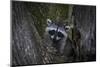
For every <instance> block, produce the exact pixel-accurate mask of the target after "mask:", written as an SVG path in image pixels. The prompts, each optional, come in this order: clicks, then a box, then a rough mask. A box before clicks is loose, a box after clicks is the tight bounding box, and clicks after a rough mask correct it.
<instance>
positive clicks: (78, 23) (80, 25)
mask: <svg viewBox="0 0 100 67" xmlns="http://www.w3.org/2000/svg"><path fill="white" fill-rule="evenodd" d="M73 16H74V31H73V34H74V35H73V38H74V42H75V41H76V42H75V44H76V45H77V46H79V55H80V60H81V61H91V60H92V61H93V60H94V61H95V60H96V7H95V6H79V5H75V6H74V8H73ZM76 33H77V34H76Z"/></svg>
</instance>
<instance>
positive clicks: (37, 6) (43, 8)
mask: <svg viewBox="0 0 100 67" xmlns="http://www.w3.org/2000/svg"><path fill="white" fill-rule="evenodd" d="M27 6H28V9H29V11H30V12H31V13H32V16H33V19H34V22H35V26H36V28H37V30H38V32H39V34H40V36H41V37H42V36H43V34H44V30H45V27H46V19H47V18H50V19H52V20H56V21H59V20H60V21H62V20H65V19H67V18H68V11H69V5H65V4H46V3H34V4H33V3H27Z"/></svg>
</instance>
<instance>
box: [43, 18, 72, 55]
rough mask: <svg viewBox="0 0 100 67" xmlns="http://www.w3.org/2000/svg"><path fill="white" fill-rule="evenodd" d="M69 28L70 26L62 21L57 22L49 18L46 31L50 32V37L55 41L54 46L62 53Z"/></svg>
mask: <svg viewBox="0 0 100 67" xmlns="http://www.w3.org/2000/svg"><path fill="white" fill-rule="evenodd" d="M69 30H70V26H66V25H63V24H61V23H55V22H53V21H52V20H50V19H47V27H46V29H45V32H46V33H47V34H48V37H49V38H50V40H51V42H52V43H53V44H52V46H53V47H54V48H56V49H57V52H60V53H61V54H63V52H64V47H65V45H66V40H67V38H68V32H69Z"/></svg>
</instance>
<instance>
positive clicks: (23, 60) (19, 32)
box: [11, 1, 54, 66]
mask: <svg viewBox="0 0 100 67" xmlns="http://www.w3.org/2000/svg"><path fill="white" fill-rule="evenodd" d="M11 28H12V39H11V40H12V65H15V66H18V65H34V64H35V65H36V64H46V63H52V61H53V60H52V56H51V55H50V54H48V53H47V50H46V48H45V47H44V46H43V45H45V43H42V41H41V37H40V36H39V34H38V32H37V29H36V28H35V26H34V20H33V19H32V16H31V14H30V13H29V11H28V10H27V9H26V6H25V5H24V3H22V2H16V1H13V2H12V27H11ZM53 62H54V61H53Z"/></svg>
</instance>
